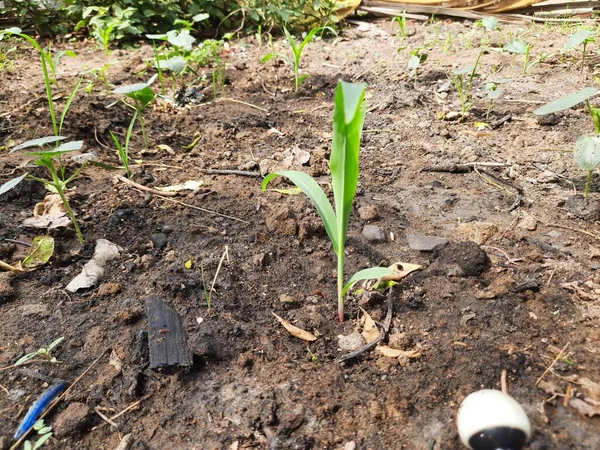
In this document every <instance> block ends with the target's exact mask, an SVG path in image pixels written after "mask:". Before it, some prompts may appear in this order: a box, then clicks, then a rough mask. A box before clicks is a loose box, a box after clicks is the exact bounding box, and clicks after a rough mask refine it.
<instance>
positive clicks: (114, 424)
mask: <svg viewBox="0 0 600 450" xmlns="http://www.w3.org/2000/svg"><path fill="white" fill-rule="evenodd" d="M94 411H95V412H96V414H98V415H99V416H100V418H101V419H102V420H104V421H105V422H106V423H107V424H109V425H110V426H113V427H115V428H118V425H117V424H116V423H114V422H113V421H112V420H110V419H109V418H108V417H106V416H105V415H104V414H102V413H101V412H100V411H99V410H98V407H97V406H96V407H95V408H94Z"/></svg>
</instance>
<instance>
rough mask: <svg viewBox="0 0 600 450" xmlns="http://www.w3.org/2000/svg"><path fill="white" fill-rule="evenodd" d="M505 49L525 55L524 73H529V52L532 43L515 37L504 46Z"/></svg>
mask: <svg viewBox="0 0 600 450" xmlns="http://www.w3.org/2000/svg"><path fill="white" fill-rule="evenodd" d="M503 50H504V51H505V52H508V53H512V54H513V55H523V75H525V74H526V73H527V71H528V70H529V68H530V67H531V66H529V52H530V51H531V45H529V44H528V43H527V42H525V41H522V40H520V39H514V40H512V41H510V42H509V43H508V44H506V45H505V46H504V47H503Z"/></svg>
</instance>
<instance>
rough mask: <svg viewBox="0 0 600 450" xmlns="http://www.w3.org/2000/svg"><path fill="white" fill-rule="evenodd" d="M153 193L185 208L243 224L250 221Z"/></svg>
mask: <svg viewBox="0 0 600 450" xmlns="http://www.w3.org/2000/svg"><path fill="white" fill-rule="evenodd" d="M154 195H156V196H157V197H159V198H162V199H163V200H168V201H170V202H173V203H177V204H178V205H182V206H185V207H186V208H192V209H196V210H198V211H202V212H205V213H208V214H214V215H215V216H220V217H225V218H226V219H231V220H235V221H237V222H241V223H245V224H249V223H250V222H248V221H247V220H243V219H239V218H237V217H233V216H228V215H227V214H221V213H219V212H216V211H212V210H210V209H206V208H200V207H199V206H194V205H190V204H189V203H184V202H180V201H179V200H175V199H174V198H169V197H163V196H162V195H159V194H154Z"/></svg>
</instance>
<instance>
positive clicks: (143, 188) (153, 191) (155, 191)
mask: <svg viewBox="0 0 600 450" xmlns="http://www.w3.org/2000/svg"><path fill="white" fill-rule="evenodd" d="M117 180H119V181H120V182H122V183H125V184H129V185H130V186H133V187H134V188H136V189H139V190H140V191H144V192H148V193H150V194H154V195H164V196H165V197H174V196H176V195H177V192H163V191H159V190H158V189H152V188H149V187H147V186H144V185H141V184H139V183H136V182H135V181H131V180H130V179H128V178H125V177H123V176H121V175H117Z"/></svg>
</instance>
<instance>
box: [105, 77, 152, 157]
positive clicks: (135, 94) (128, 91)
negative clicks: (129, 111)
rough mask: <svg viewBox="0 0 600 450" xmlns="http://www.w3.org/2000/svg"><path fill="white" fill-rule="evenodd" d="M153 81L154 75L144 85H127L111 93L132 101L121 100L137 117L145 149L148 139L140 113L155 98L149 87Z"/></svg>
mask: <svg viewBox="0 0 600 450" xmlns="http://www.w3.org/2000/svg"><path fill="white" fill-rule="evenodd" d="M155 79H156V75H154V76H153V77H152V78H150V80H148V82H146V83H136V84H129V85H127V86H121V87H119V88H117V89H115V90H114V91H113V92H114V93H115V94H123V95H125V97H126V98H130V99H132V100H133V103H130V102H127V101H126V100H125V99H123V103H125V104H126V105H127V106H129V107H130V108H133V110H134V111H135V114H134V115H137V119H138V122H139V124H140V128H141V130H142V137H143V139H144V146H145V147H148V138H147V137H146V131H145V128H144V117H143V115H142V112H143V110H144V109H145V108H146V107H147V106H148V105H149V104H150V103H152V101H153V100H154V99H155V98H156V94H154V91H153V90H152V88H151V87H150V85H151V84H152V83H153V82H154V80H155Z"/></svg>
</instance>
